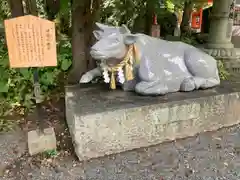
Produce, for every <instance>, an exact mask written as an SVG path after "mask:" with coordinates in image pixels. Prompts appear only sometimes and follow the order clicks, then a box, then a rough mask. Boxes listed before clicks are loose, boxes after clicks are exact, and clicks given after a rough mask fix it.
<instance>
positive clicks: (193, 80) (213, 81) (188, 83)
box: [180, 77, 219, 92]
mask: <svg viewBox="0 0 240 180" xmlns="http://www.w3.org/2000/svg"><path fill="white" fill-rule="evenodd" d="M218 84H219V79H218V78H209V79H205V78H201V77H189V78H186V79H184V80H183V82H182V84H181V86H180V90H181V91H185V92H188V91H193V90H194V89H207V88H211V87H214V86H217V85H218Z"/></svg>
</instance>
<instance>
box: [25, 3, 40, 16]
mask: <svg viewBox="0 0 240 180" xmlns="http://www.w3.org/2000/svg"><path fill="white" fill-rule="evenodd" d="M25 3H26V9H27V14H32V15H34V16H38V10H37V2H36V0H25Z"/></svg>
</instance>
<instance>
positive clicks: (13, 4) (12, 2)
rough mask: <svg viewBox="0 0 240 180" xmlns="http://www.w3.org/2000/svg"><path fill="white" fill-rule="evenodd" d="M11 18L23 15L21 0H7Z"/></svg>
mask: <svg viewBox="0 0 240 180" xmlns="http://www.w3.org/2000/svg"><path fill="white" fill-rule="evenodd" d="M8 3H9V7H10V10H11V15H12V18H15V17H19V16H24V10H23V3H22V0H8Z"/></svg>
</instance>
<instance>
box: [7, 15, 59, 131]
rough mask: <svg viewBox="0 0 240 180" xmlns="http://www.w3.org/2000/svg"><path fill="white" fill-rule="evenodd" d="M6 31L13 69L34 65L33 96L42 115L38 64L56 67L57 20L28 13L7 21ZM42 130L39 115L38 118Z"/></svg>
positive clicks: (39, 65)
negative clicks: (52, 20)
mask: <svg viewBox="0 0 240 180" xmlns="http://www.w3.org/2000/svg"><path fill="white" fill-rule="evenodd" d="M4 24H5V33H6V40H7V47H8V55H9V61H10V67H11V68H28V67H35V68H36V69H35V72H34V95H35V100H36V105H37V111H38V114H39V115H40V112H39V111H40V103H41V102H42V98H41V91H40V84H39V81H38V70H37V68H38V67H47V66H57V51H56V35H55V24H54V22H51V21H48V20H45V19H41V18H39V17H36V16H32V15H27V16H22V17H17V18H13V19H9V20H5V22H4ZM37 119H38V124H39V126H40V129H41V130H43V127H42V126H41V124H42V123H41V122H42V121H41V120H40V117H39V116H38V117H37Z"/></svg>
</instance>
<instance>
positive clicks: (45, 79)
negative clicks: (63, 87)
mask: <svg viewBox="0 0 240 180" xmlns="http://www.w3.org/2000/svg"><path fill="white" fill-rule="evenodd" d="M54 80H55V74H54V73H53V72H48V71H46V72H44V74H43V75H42V76H41V77H40V82H41V83H42V84H44V85H47V86H48V85H52V84H53V83H54Z"/></svg>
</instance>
